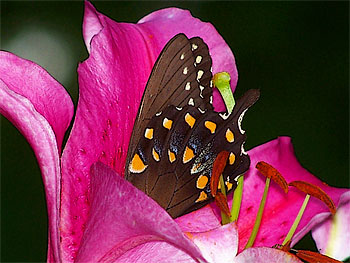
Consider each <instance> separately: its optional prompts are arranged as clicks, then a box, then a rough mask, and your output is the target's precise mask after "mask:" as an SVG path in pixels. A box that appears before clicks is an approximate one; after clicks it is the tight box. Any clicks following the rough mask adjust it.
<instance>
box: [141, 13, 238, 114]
mask: <svg viewBox="0 0 350 263" xmlns="http://www.w3.org/2000/svg"><path fill="white" fill-rule="evenodd" d="M175 23H176V26H175ZM138 24H139V25H140V28H141V29H142V33H143V35H144V38H145V39H147V41H149V42H150V45H152V46H153V47H154V49H153V52H152V50H151V52H152V53H151V56H152V59H153V60H155V59H156V58H157V56H158V54H159V52H160V50H161V49H162V47H163V46H164V45H165V44H166V43H167V42H168V41H169V36H170V37H171V36H175V35H176V34H178V33H185V35H186V36H187V37H194V36H200V37H201V38H202V39H203V40H204V42H205V43H206V44H207V45H208V47H209V51H210V55H211V56H212V59H213V73H214V74H215V73H218V72H222V71H226V72H228V73H229V74H230V76H231V87H232V91H234V90H235V88H236V85H237V80H238V72H237V68H236V64H235V58H234V56H233V54H232V51H231V49H230V48H229V46H228V45H227V44H226V42H225V40H224V39H223V38H222V37H221V36H220V35H219V34H218V33H217V31H216V29H215V28H214V26H213V25H212V24H210V23H203V22H202V21H200V20H199V19H197V18H193V17H192V15H191V13H190V11H188V10H181V9H178V8H167V9H162V10H159V11H156V12H153V13H151V14H149V15H148V16H146V17H144V18H142V19H141V20H140V21H139V22H138ZM153 36H157V38H153ZM158 36H160V37H158ZM213 97H214V101H213V103H214V106H215V110H217V111H225V110H226V108H225V106H224V103H223V101H222V99H221V97H220V95H219V92H218V91H217V90H216V89H215V90H214V96H213Z"/></svg>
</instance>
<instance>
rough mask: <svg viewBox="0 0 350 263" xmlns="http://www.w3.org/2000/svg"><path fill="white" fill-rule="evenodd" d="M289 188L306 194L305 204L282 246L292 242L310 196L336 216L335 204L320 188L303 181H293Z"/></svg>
mask: <svg viewBox="0 0 350 263" xmlns="http://www.w3.org/2000/svg"><path fill="white" fill-rule="evenodd" d="M288 185H289V186H294V187H295V188H297V189H298V190H300V191H302V192H304V193H306V196H305V199H304V202H303V204H302V206H301V208H300V210H299V212H298V215H297V217H296V218H295V220H294V222H293V225H292V226H291V228H290V230H289V232H288V234H287V236H286V238H285V239H284V241H283V243H282V245H285V244H287V242H289V241H290V240H292V237H293V235H294V233H295V231H296V229H297V227H298V225H299V222H300V220H301V218H302V216H303V213H304V211H305V208H306V205H307V203H308V202H309V199H310V196H313V197H316V198H318V199H319V200H321V201H323V202H324V203H325V204H326V205H327V206H328V208H329V210H330V211H331V213H332V214H333V215H334V214H335V212H336V208H335V205H334V202H333V201H332V199H331V198H330V197H329V196H328V195H327V194H326V193H325V192H324V191H323V190H322V189H321V188H319V187H318V186H316V185H313V184H310V183H307V182H303V181H293V182H290V183H289V184H288Z"/></svg>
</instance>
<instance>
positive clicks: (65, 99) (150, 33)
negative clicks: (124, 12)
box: [0, 2, 349, 262]
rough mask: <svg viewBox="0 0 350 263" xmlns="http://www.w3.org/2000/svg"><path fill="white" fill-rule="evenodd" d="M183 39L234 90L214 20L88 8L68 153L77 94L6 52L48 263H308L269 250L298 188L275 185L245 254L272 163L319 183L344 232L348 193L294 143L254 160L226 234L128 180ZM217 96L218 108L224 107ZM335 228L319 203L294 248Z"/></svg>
mask: <svg viewBox="0 0 350 263" xmlns="http://www.w3.org/2000/svg"><path fill="white" fill-rule="evenodd" d="M177 33H184V34H186V35H187V36H188V37H192V36H200V37H201V38H203V40H204V41H205V42H206V43H207V44H208V46H209V50H210V53H211V56H212V58H213V72H214V73H216V72H220V71H226V72H228V73H229V74H230V75H231V85H232V87H233V90H234V88H235V86H236V83H237V78H238V74H237V70H236V66H235V60H234V57H233V54H232V52H231V50H230V48H229V47H228V46H227V45H226V43H225V42H224V40H223V39H222V37H221V36H220V35H219V34H218V33H217V31H216V30H215V28H214V27H213V26H212V25H211V24H210V23H204V22H201V21H200V20H199V19H196V18H193V17H192V16H191V14H190V13H189V12H188V11H184V10H180V9H177V8H169V9H163V10H159V11H157V12H154V13H152V14H150V15H148V16H146V17H144V18H143V19H141V20H140V21H139V22H138V23H137V24H128V23H117V22H115V21H113V20H111V19H110V18H108V17H106V16H105V15H103V14H101V13H99V12H98V11H96V10H95V8H94V7H93V6H92V5H91V4H90V3H89V2H86V3H85V15H84V22H83V36H84V41H85V43H86V47H87V49H88V51H89V58H88V59H87V60H85V61H84V62H82V63H81V64H80V65H79V67H78V74H79V86H80V91H79V101H78V106H77V111H76V114H75V120H74V123H73V128H72V131H71V134H70V136H69V139H68V141H67V143H66V145H65V147H64V149H63V150H62V141H63V137H64V134H65V132H66V130H67V128H68V126H69V124H70V122H71V119H72V116H73V113H74V107H73V103H72V101H71V99H70V97H69V95H68V94H67V93H66V91H65V89H64V88H63V87H62V86H61V85H60V84H59V83H58V82H57V81H55V80H54V79H53V78H52V77H51V76H50V75H49V74H48V73H47V72H46V71H45V70H44V69H42V68H41V67H40V66H38V65H36V64H35V63H33V62H30V61H27V60H25V59H22V58H19V57H17V56H15V55H14V54H11V53H8V52H1V53H0V61H1V63H0V97H1V100H0V112H1V114H3V115H4V116H5V117H6V118H8V119H9V120H10V121H11V122H12V123H13V124H14V125H15V126H16V127H17V128H18V129H19V130H20V131H21V133H22V134H23V135H24V136H25V137H26V139H27V140H28V142H29V143H30V145H31V147H32V148H33V150H34V152H35V155H36V157H37V159H38V163H39V166H40V169H41V172H42V177H43V182H44V186H45V194H46V201H47V209H48V218H49V240H48V256H47V261H48V262H73V261H77V262H80V261H83V262H96V261H110V262H111V261H115V262H154V261H157V262H179V261H180V262H181V261H182V262H191V261H193V262H198V261H202V262H235V261H236V262H244V260H246V262H249V258H250V259H251V258H252V257H259V258H260V259H261V260H264V259H265V260H267V259H272V258H274V257H275V258H276V261H278V260H277V258H278V257H279V258H283V259H285V260H286V261H287V260H289V261H290V262H300V261H299V260H298V259H297V258H295V257H294V256H292V255H291V254H289V253H287V252H283V251H280V250H277V249H273V248H268V246H273V245H275V244H278V243H280V242H281V240H282V239H283V238H284V236H285V234H286V233H287V232H286V231H288V228H289V227H290V223H291V220H292V219H291V215H294V213H295V211H296V209H298V208H299V206H298V205H299V204H301V202H302V200H303V196H302V195H301V194H300V193H298V192H292V190H291V191H290V192H291V193H290V194H288V196H285V195H284V194H283V193H282V192H281V191H280V190H279V189H277V188H276V189H274V188H273V187H272V189H271V192H270V195H269V197H268V200H267V206H266V209H265V212H264V216H263V219H262V226H261V229H260V231H259V233H258V236H257V240H256V242H255V245H254V246H263V248H258V247H253V248H250V249H246V250H244V251H243V252H242V250H243V247H244V245H245V242H246V240H247V238H248V235H249V230H250V228H251V226H252V224H253V222H254V218H253V217H254V216H255V213H256V210H257V206H256V204H257V203H259V201H257V198H258V197H257V196H258V195H257V194H256V193H259V192H260V191H262V189H263V185H264V183H263V181H262V180H261V179H259V176H257V174H256V173H257V171H256V170H255V169H254V167H255V164H256V163H257V162H258V161H261V160H263V161H266V162H268V163H270V164H271V165H273V166H274V167H276V168H277V169H278V170H279V171H280V172H281V173H282V174H283V175H284V177H285V178H286V179H287V181H294V180H298V179H302V180H304V181H308V182H310V183H313V184H315V185H318V186H320V187H321V188H322V189H323V190H324V191H325V192H327V193H328V194H329V196H331V198H332V199H333V201H334V202H335V204H337V205H338V209H339V211H340V212H341V215H340V216H339V217H337V218H340V219H339V220H337V222H336V223H337V224H341V226H342V227H345V226H344V224H345V223H346V222H344V221H343V220H341V219H342V217H343V215H346V214H349V213H348V212H349V211H348V210H349V205H348V204H349V191H348V190H347V189H337V188H333V187H329V186H326V185H324V184H323V183H322V182H321V181H319V180H318V179H317V178H315V177H314V176H312V175H311V174H310V173H309V172H308V171H306V170H305V169H304V168H302V167H301V166H300V165H299V163H298V162H297V160H296V158H295V157H294V154H293V149H292V145H291V142H290V139H289V138H286V137H282V138H278V139H277V140H274V141H271V142H269V143H266V144H264V145H262V146H259V147H256V148H254V149H252V150H251V151H249V155H250V157H251V161H252V164H251V168H250V170H249V171H248V172H247V174H246V180H245V183H244V184H245V185H244V193H243V201H242V209H241V214H240V217H239V219H238V222H237V224H236V223H231V224H228V225H225V226H221V224H220V217H219V214H220V213H219V211H218V210H217V208H216V207H215V206H214V205H207V206H206V207H204V208H202V209H199V210H197V211H195V212H192V213H190V214H187V215H184V216H182V217H180V218H177V219H176V220H173V219H172V218H171V217H170V216H169V215H168V214H167V213H166V212H165V211H164V210H163V209H162V208H161V207H159V206H158V204H157V203H156V202H154V201H153V200H152V199H150V198H149V197H147V196H146V195H145V194H143V193H142V192H140V191H139V190H137V189H136V188H135V187H133V186H132V185H131V184H130V183H128V182H126V181H125V180H124V179H123V178H122V177H123V173H124V166H125V160H126V154H127V149H128V144H129V139H130V136H131V132H132V129H133V123H134V119H135V116H136V114H137V110H138V107H139V102H140V100H141V96H142V93H143V89H144V87H145V85H146V82H147V79H148V77H149V74H150V72H151V69H152V66H153V64H154V62H155V60H156V58H157V57H158V55H159V53H160V51H161V49H162V48H163V46H164V45H165V44H166V43H167V41H168V40H169V39H170V38H171V37H173V36H174V35H176V34H177ZM215 92H217V91H215ZM215 92H214V106H215V109H216V110H223V109H224V104H223V102H222V101H221V99H220V97H219V96H218V94H217V93H215ZM327 220H328V221H327ZM330 220H332V218H331V217H330V214H329V212H328V211H327V207H326V206H324V205H323V204H322V203H320V202H317V200H315V201H313V200H310V203H309V207H308V209H307V210H306V212H305V214H304V216H303V218H302V220H301V222H300V224H299V227H298V229H297V232H296V235H295V236H294V238H293V243H295V242H297V241H298V240H299V239H300V238H301V237H302V236H303V235H305V234H306V233H307V232H308V231H309V230H311V229H313V228H314V227H317V229H320V228H321V229H324V230H322V231H330V230H328V229H330V227H331V226H332V225H334V224H331V223H329V222H330ZM323 222H327V223H326V224H327V227H323V225H322V223H323ZM315 233H316V232H315ZM332 233H333V232H332ZM238 236H239V239H238ZM282 236H283V237H282ZM314 237H315V238H316V242H317V243H318V244H321V245H320V247H322V248H323V247H325V246H326V245H325V243H326V241H327V240H328V238H327V240H326V241H325V238H326V237H325V236H324V235H316V234H315V235H314ZM345 239H346V240H348V239H349V235H347V236H346V237H345ZM345 239H335V240H336V241H337V240H338V241H339V243H336V246H337V247H339V246H342V245H344V243H343V242H344V240H345ZM238 240H239V241H238ZM330 240H334V239H332V238H330ZM345 244H346V243H345ZM327 251H328V250H327ZM237 253H240V254H238V256H237V257H236V254H237ZM343 256H344V255H343ZM239 260H241V261H239ZM256 262H257V261H256ZM261 262H263V261H261Z"/></svg>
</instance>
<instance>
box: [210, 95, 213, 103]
mask: <svg viewBox="0 0 350 263" xmlns="http://www.w3.org/2000/svg"><path fill="white" fill-rule="evenodd" d="M209 102H210V104H213V96H210V98H209Z"/></svg>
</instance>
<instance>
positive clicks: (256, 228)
mask: <svg viewBox="0 0 350 263" xmlns="http://www.w3.org/2000/svg"><path fill="white" fill-rule="evenodd" d="M270 180H271V179H270V178H266V182H265V189H264V194H263V196H262V198H261V201H260V206H259V210H258V213H257V214H256V218H255V223H254V227H253V230H252V233H251V234H250V237H249V240H248V242H247V244H246V245H245V248H250V247H251V246H253V244H254V241H255V238H256V235H257V234H258V231H259V227H260V223H261V218H262V215H263V212H264V207H265V203H266V197H267V193H268V191H269V186H270Z"/></svg>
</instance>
